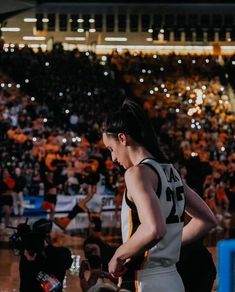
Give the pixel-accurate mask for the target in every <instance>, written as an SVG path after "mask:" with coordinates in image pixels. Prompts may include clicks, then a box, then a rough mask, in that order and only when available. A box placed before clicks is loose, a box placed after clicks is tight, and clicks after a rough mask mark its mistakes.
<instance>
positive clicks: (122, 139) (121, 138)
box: [118, 133, 127, 146]
mask: <svg viewBox="0 0 235 292" xmlns="http://www.w3.org/2000/svg"><path fill="white" fill-rule="evenodd" d="M118 140H119V142H120V143H122V145H124V146H126V145H127V134H125V133H118Z"/></svg>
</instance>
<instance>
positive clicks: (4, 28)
mask: <svg viewBox="0 0 235 292" xmlns="http://www.w3.org/2000/svg"><path fill="white" fill-rule="evenodd" d="M1 31H8V32H17V31H20V28H19V27H1Z"/></svg>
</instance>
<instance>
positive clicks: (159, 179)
mask: <svg viewBox="0 0 235 292" xmlns="http://www.w3.org/2000/svg"><path fill="white" fill-rule="evenodd" d="M141 164H145V165H148V166H149V167H150V168H151V169H152V170H153V171H154V172H155V173H156V175H157V176H158V185H157V191H156V194H157V196H158V198H160V197H161V191H162V181H161V178H160V175H159V173H158V171H157V170H156V168H154V166H152V165H151V164H149V163H148V162H142V163H141Z"/></svg>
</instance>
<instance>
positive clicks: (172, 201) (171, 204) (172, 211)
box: [122, 158, 185, 271]
mask: <svg viewBox="0 0 235 292" xmlns="http://www.w3.org/2000/svg"><path fill="white" fill-rule="evenodd" d="M141 164H145V165H148V166H149V167H151V168H152V169H153V171H155V172H156V175H157V176H158V178H159V183H158V190H157V191H156V196H158V198H159V201H160V205H161V210H162V214H163V216H164V218H165V221H166V228H167V232H166V234H165V236H164V237H163V239H162V240H161V241H159V242H158V243H157V244H156V245H155V246H154V247H152V248H151V249H150V250H148V251H147V252H145V253H144V254H142V255H140V256H137V257H136V258H134V259H132V260H131V261H132V262H133V265H131V269H134V270H135V271H137V270H143V269H152V268H157V267H159V268H160V267H169V266H171V265H174V264H175V263H176V262H177V261H178V259H179V253H180V247H181V239H182V229H183V226H184V218H183V216H184V207H185V196H184V188H183V182H182V179H181V177H180V175H179V173H178V172H177V170H176V169H175V168H174V166H173V165H172V164H162V163H158V162H157V161H156V160H155V159H152V158H147V159H144V160H143V161H141ZM139 225H140V221H139V218H138V213H137V209H136V207H135V205H134V203H133V202H131V201H130V200H129V199H128V197H127V192H126V193H125V195H124V197H123V203H122V237H123V242H126V241H127V240H128V239H129V238H130V237H131V235H132V234H133V233H134V232H135V231H136V229H137V228H138V226H139Z"/></svg>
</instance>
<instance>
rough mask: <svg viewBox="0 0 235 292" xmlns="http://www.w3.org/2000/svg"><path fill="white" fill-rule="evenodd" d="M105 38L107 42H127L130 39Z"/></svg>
mask: <svg viewBox="0 0 235 292" xmlns="http://www.w3.org/2000/svg"><path fill="white" fill-rule="evenodd" d="M104 40H105V41H106V42H126V41H127V40H128V39H127V38H124V37H106V38H104Z"/></svg>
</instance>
